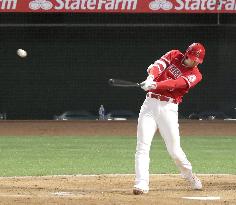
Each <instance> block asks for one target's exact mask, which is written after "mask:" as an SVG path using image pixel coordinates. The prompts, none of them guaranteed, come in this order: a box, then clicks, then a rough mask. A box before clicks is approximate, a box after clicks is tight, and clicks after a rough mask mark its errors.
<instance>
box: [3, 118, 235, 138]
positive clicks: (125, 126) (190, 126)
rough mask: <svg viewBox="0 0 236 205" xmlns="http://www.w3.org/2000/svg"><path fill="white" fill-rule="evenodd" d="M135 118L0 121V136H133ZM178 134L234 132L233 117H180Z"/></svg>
mask: <svg viewBox="0 0 236 205" xmlns="http://www.w3.org/2000/svg"><path fill="white" fill-rule="evenodd" d="M136 127H137V121H28V120H26V121H8V120H7V121H0V136H108V137H109V136H135V135H136ZM180 132H181V135H182V136H235V137H236V121H221V120H214V121H198V120H181V121H180Z"/></svg>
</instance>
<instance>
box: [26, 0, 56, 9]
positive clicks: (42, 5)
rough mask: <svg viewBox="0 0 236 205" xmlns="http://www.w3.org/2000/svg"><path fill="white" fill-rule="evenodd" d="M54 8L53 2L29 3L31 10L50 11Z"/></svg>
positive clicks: (40, 0)
mask: <svg viewBox="0 0 236 205" xmlns="http://www.w3.org/2000/svg"><path fill="white" fill-rule="evenodd" d="M52 7H53V5H52V2H50V1H48V0H34V1H31V2H30V3H29V8H30V9H32V10H38V9H43V10H49V9H51V8H52Z"/></svg>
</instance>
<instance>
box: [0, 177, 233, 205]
mask: <svg viewBox="0 0 236 205" xmlns="http://www.w3.org/2000/svg"><path fill="white" fill-rule="evenodd" d="M200 178H201V179H202V181H203V184H204V189H203V190H202V191H193V190H191V189H190V188H189V186H188V183H187V182H186V181H184V180H183V179H181V178H180V177H179V176H176V175H164V176H162V175H152V176H151V186H150V192H149V193H148V194H146V195H141V196H135V195H133V194H132V186H133V180H134V176H133V175H118V176H113V175H100V176H51V177H22V178H19V177H18V178H17V177H16V178H0V199H1V201H0V204H9V205H12V204H47V205H52V204H60V205H61V204H71V205H78V204H79V205H80V204H81V205H90V204H99V205H100V204H102V205H113V204H117V205H118V204H119V205H147V204H149V205H150V204H160V205H203V204H212V205H213V204H214V205H219V204H222V205H223V204H224V205H229V204H236V183H235V181H236V176H235V175H225V176H220V175H218V176H217V175H209V176H200ZM206 196H208V197H219V198H218V199H216V200H213V201H212V200H208V201H202V200H192V199H184V198H182V197H206Z"/></svg>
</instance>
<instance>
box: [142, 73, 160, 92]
mask: <svg viewBox="0 0 236 205" xmlns="http://www.w3.org/2000/svg"><path fill="white" fill-rule="evenodd" d="M156 87H157V83H156V82H155V81H153V76H151V75H150V76H148V77H147V79H146V80H145V81H143V82H142V83H141V88H142V89H143V90H145V91H148V90H153V89H156Z"/></svg>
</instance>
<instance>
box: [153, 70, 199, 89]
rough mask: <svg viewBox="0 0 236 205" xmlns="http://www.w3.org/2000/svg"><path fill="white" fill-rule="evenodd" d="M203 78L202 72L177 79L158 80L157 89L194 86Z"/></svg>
mask: <svg viewBox="0 0 236 205" xmlns="http://www.w3.org/2000/svg"><path fill="white" fill-rule="evenodd" d="M201 80H202V75H201V74H200V73H195V74H190V75H186V76H181V77H179V78H177V79H175V80H174V79H170V80H164V81H161V82H158V83H157V84H156V89H158V90H175V89H179V88H183V89H184V88H192V87H194V86H195V85H196V84H197V83H199V82H200V81H201Z"/></svg>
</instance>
